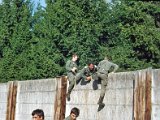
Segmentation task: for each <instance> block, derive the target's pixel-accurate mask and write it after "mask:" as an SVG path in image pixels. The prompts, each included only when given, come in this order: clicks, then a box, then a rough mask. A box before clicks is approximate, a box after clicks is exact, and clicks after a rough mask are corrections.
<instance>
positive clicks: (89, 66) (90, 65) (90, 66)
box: [88, 63, 94, 71]
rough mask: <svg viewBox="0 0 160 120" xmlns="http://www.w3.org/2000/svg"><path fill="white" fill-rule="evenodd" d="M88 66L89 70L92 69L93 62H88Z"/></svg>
mask: <svg viewBox="0 0 160 120" xmlns="http://www.w3.org/2000/svg"><path fill="white" fill-rule="evenodd" d="M88 68H89V70H91V71H92V70H93V69H94V64H93V63H89V64H88Z"/></svg>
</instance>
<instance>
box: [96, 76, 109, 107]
mask: <svg viewBox="0 0 160 120" xmlns="http://www.w3.org/2000/svg"><path fill="white" fill-rule="evenodd" d="M100 78H101V93H100V98H99V101H98V104H104V103H103V99H104V96H105V92H106V87H107V83H108V75H106V74H101V75H100Z"/></svg>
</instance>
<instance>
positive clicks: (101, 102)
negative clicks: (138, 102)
mask: <svg viewBox="0 0 160 120" xmlns="http://www.w3.org/2000/svg"><path fill="white" fill-rule="evenodd" d="M103 99H104V97H101V96H100V98H99V100H98V103H97V104H99V106H105V104H104V103H103Z"/></svg>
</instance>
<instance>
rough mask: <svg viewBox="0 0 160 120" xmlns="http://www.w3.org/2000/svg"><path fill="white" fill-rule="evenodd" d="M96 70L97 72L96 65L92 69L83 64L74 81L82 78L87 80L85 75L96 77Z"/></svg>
mask: <svg viewBox="0 0 160 120" xmlns="http://www.w3.org/2000/svg"><path fill="white" fill-rule="evenodd" d="M96 72H97V67H96V66H95V65H94V69H93V70H90V69H89V67H88V66H85V67H84V68H83V69H82V70H80V72H79V73H78V74H77V75H76V81H79V80H81V79H82V80H84V81H87V79H86V78H87V77H90V76H91V78H92V79H96Z"/></svg>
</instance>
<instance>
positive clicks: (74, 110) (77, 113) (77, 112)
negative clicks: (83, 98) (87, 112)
mask: <svg viewBox="0 0 160 120" xmlns="http://www.w3.org/2000/svg"><path fill="white" fill-rule="evenodd" d="M71 113H73V114H75V115H76V116H77V117H78V116H79V113H80V110H79V109H78V108H76V107H74V108H72V110H71ZM71 113H70V114H71Z"/></svg>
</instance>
